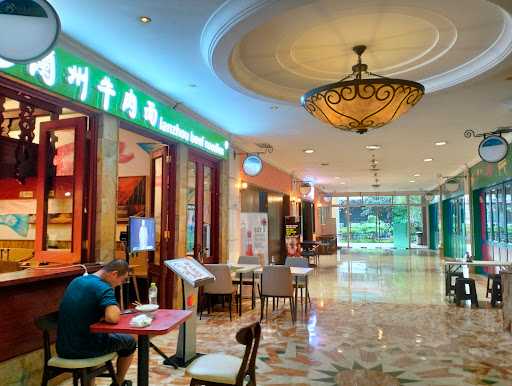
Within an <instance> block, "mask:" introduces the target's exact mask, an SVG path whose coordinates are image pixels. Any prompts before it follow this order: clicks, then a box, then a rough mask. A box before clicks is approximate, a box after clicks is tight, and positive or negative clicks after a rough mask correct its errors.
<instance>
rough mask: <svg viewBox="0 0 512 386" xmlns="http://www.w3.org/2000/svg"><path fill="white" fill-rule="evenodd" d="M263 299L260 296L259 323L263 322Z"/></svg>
mask: <svg viewBox="0 0 512 386" xmlns="http://www.w3.org/2000/svg"><path fill="white" fill-rule="evenodd" d="M264 303H265V298H264V297H261V296H260V322H261V321H262V320H263V307H264V306H265V304H264Z"/></svg>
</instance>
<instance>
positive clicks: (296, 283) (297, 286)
mask: <svg viewBox="0 0 512 386" xmlns="http://www.w3.org/2000/svg"><path fill="white" fill-rule="evenodd" d="M298 294H299V277H298V276H295V321H297V308H298V307H297V297H298Z"/></svg>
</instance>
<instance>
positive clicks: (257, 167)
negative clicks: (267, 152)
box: [243, 155, 263, 177]
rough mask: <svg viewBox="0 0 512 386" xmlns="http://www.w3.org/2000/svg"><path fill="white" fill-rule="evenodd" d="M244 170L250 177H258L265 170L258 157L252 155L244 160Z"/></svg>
mask: <svg viewBox="0 0 512 386" xmlns="http://www.w3.org/2000/svg"><path fill="white" fill-rule="evenodd" d="M243 169H244V173H245V174H247V175H248V176H251V177H254V176H257V175H258V174H260V172H261V169H263V161H261V158H260V157H258V156H257V155H250V156H248V157H247V158H246V159H245V160H244V164H243Z"/></svg>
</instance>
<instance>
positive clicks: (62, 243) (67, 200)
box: [43, 130, 75, 251]
mask: <svg viewBox="0 0 512 386" xmlns="http://www.w3.org/2000/svg"><path fill="white" fill-rule="evenodd" d="M47 135H48V164H47V174H46V176H47V178H46V207H47V208H48V211H47V214H46V220H45V223H46V237H45V238H44V246H43V249H44V250H55V249H59V250H64V251H71V237H72V233H73V222H72V221H73V201H74V199H73V193H74V186H73V185H74V172H75V152H74V144H75V131H74V130H55V131H50V132H48V134H47Z"/></svg>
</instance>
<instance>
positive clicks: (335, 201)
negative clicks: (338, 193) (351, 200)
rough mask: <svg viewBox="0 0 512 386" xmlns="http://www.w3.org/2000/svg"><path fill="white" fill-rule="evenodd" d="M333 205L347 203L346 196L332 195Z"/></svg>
mask: <svg viewBox="0 0 512 386" xmlns="http://www.w3.org/2000/svg"><path fill="white" fill-rule="evenodd" d="M332 204H333V205H339V206H343V205H346V204H347V197H333V198H332Z"/></svg>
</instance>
